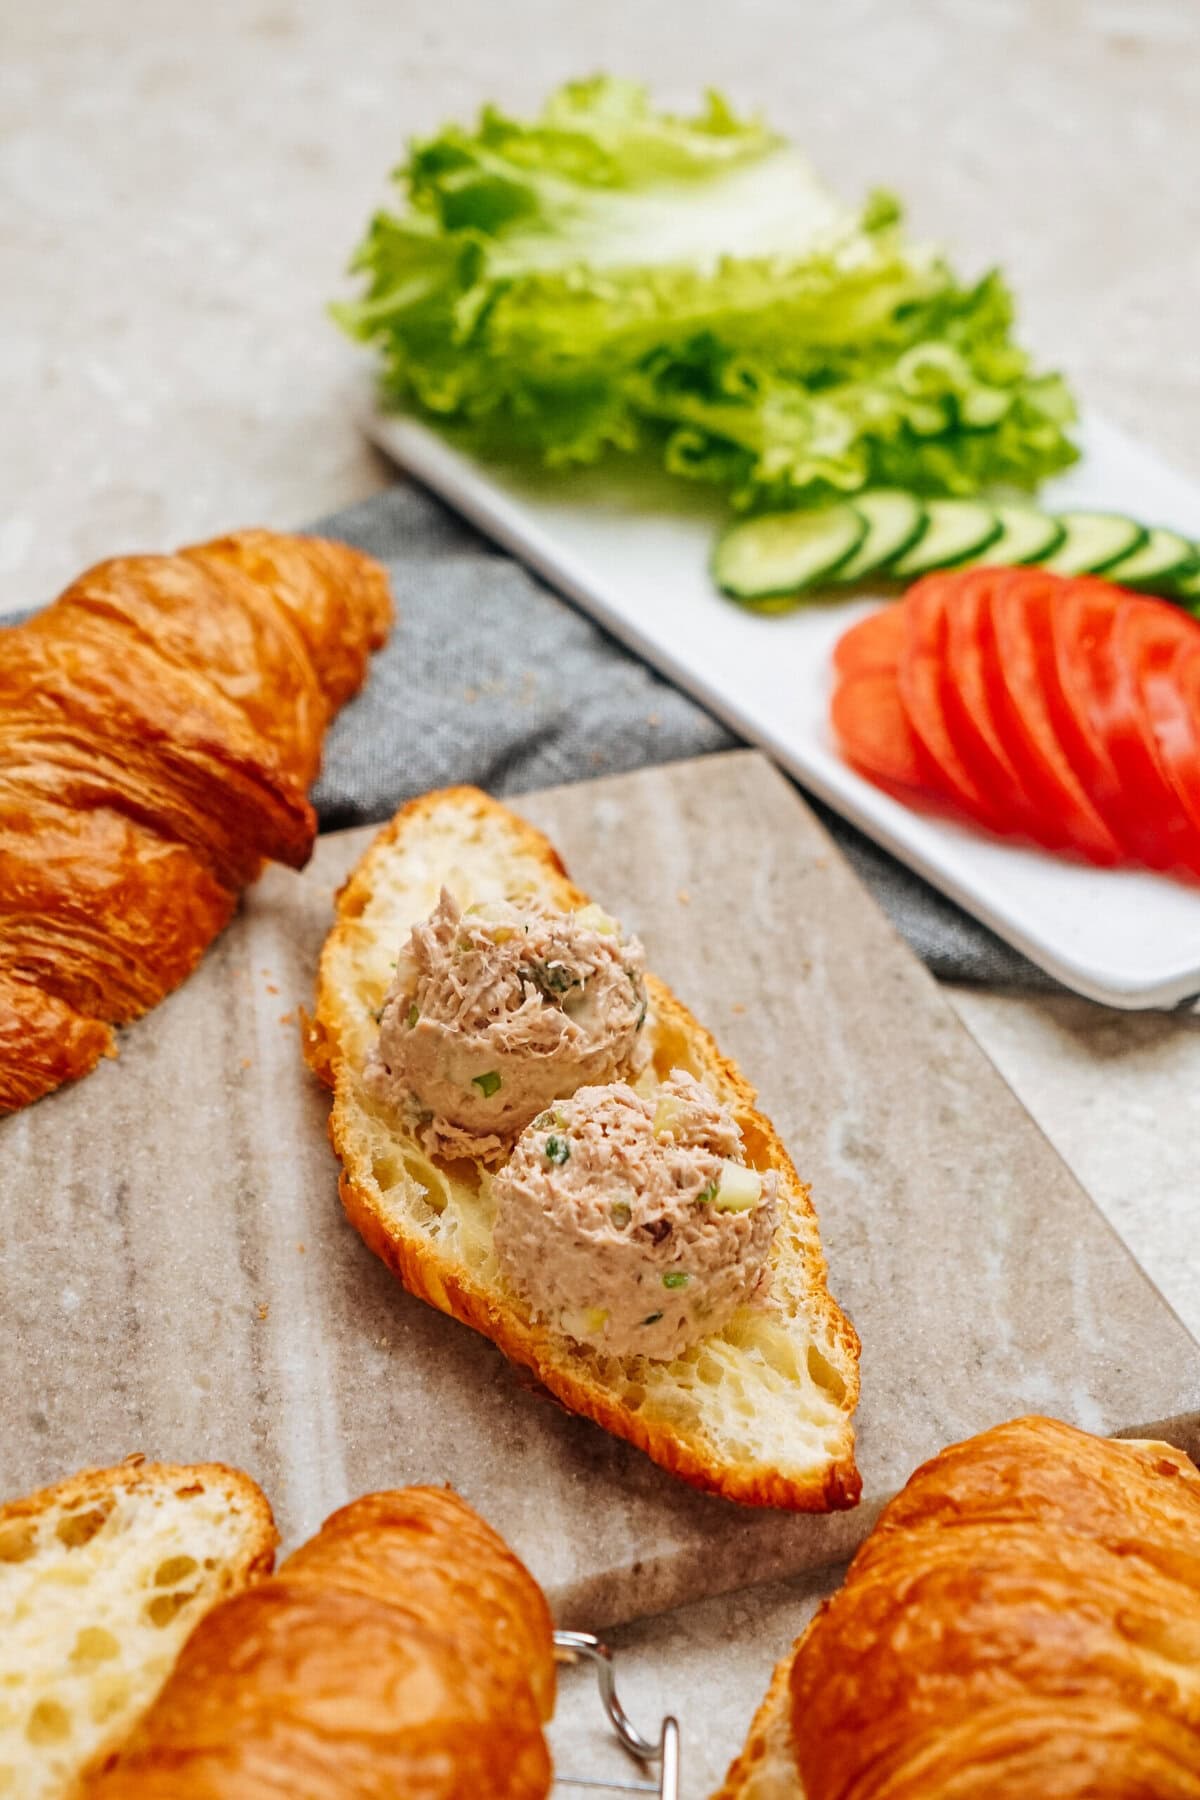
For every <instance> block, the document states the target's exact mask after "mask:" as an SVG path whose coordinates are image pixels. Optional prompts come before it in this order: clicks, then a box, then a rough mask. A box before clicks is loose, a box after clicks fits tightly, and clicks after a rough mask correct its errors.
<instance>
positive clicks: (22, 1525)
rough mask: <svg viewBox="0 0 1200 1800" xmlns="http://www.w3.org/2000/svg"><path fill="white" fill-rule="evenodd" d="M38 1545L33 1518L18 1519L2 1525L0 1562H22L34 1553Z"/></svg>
mask: <svg viewBox="0 0 1200 1800" xmlns="http://www.w3.org/2000/svg"><path fill="white" fill-rule="evenodd" d="M36 1546H37V1527H36V1526H35V1525H34V1523H33V1521H32V1519H18V1520H16V1521H15V1522H14V1523H13V1524H12V1525H3V1526H0V1563H20V1562H24V1561H25V1560H26V1558H27V1557H30V1556H32V1555H33V1552H34V1549H35V1548H36Z"/></svg>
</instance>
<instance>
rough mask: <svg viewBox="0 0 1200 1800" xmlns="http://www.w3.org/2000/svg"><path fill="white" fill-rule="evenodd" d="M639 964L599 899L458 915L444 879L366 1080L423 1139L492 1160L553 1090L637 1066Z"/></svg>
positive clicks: (491, 905) (502, 906) (498, 906)
mask: <svg viewBox="0 0 1200 1800" xmlns="http://www.w3.org/2000/svg"><path fill="white" fill-rule="evenodd" d="M643 965H644V954H643V951H642V946H641V945H640V944H639V943H638V941H637V939H636V938H625V937H623V936H622V935H621V930H620V927H619V926H618V924H617V923H616V921H615V920H614V919H610V918H609V916H608V914H607V913H605V912H602V911H601V910H600V908H599V907H598V906H585V907H582V908H581V909H580V910H579V911H578V912H571V913H564V912H553V911H551V910H550V908H548V907H546V906H543V905H541V904H539V903H536V902H529V903H524V902H523V903H521V904H520V905H518V904H516V903H515V902H511V901H506V900H495V901H486V902H483V903H482V904H480V905H477V906H469V907H468V908H467V909H466V911H465V912H463V911H461V910H460V909H459V906H458V903H457V901H456V900H455V899H454V896H453V895H452V894H450V893H448V892H447V891H446V889H445V888H443V889H442V895H441V898H440V900H439V901H438V904H437V906H436V907H435V909H434V911H433V913H432V914H431V915H430V917H429V918H428V919H427V920H426V921H425V922H424V923H423V924H421V925H415V926H414V927H413V932H412V938H411V941H410V943H409V946H408V948H407V950H406V951H404V952H403V953H402V955H401V956H400V958H399V960H398V962H397V965H396V975H395V979H394V980H393V982H392V986H391V990H390V992H389V993H388V996H387V999H386V1000H385V1002H384V1006H383V1012H382V1014H381V1017H380V1028H379V1041H378V1044H377V1046H376V1048H375V1050H374V1052H373V1054H372V1057H371V1059H370V1062H369V1064H368V1069H367V1078H368V1082H369V1083H370V1085H371V1087H372V1090H373V1091H374V1092H375V1093H377V1094H378V1095H380V1096H381V1097H382V1098H383V1099H385V1101H387V1102H388V1103H389V1104H391V1105H393V1106H395V1107H397V1108H399V1109H400V1110H401V1111H403V1112H404V1113H406V1114H407V1116H408V1117H409V1118H410V1119H411V1120H412V1122H413V1124H414V1125H416V1127H417V1128H418V1130H419V1131H420V1134H421V1137H422V1140H423V1142H424V1143H425V1145H426V1147H427V1148H428V1149H430V1150H432V1151H434V1152H435V1153H440V1154H442V1155H445V1156H476V1157H480V1158H482V1159H484V1160H489V1161H490V1160H495V1159H496V1158H497V1157H499V1156H502V1155H503V1154H504V1153H505V1151H506V1150H507V1148H508V1146H509V1144H510V1143H511V1141H512V1139H513V1138H514V1137H515V1136H516V1134H517V1132H519V1131H521V1130H522V1129H523V1127H524V1126H526V1125H528V1123H529V1121H530V1120H531V1119H532V1118H534V1117H535V1115H536V1114H538V1113H539V1112H541V1111H542V1110H543V1108H544V1107H546V1106H547V1105H548V1104H549V1103H550V1102H551V1101H553V1100H556V1099H558V1098H559V1097H560V1096H563V1095H569V1094H572V1093H574V1091H575V1089H576V1088H577V1087H580V1086H582V1085H583V1084H584V1083H585V1082H598V1081H611V1080H612V1079H613V1077H614V1076H617V1075H621V1074H624V1073H626V1072H629V1071H631V1070H632V1069H634V1068H635V1067H636V1066H637V1065H638V1062H639V1055H638V1052H639V1050H640V1048H641V1040H640V1037H639V1033H640V1032H641V1030H642V1027H643V1025H644V1024H645V1020H646V988H645V983H644V981H643V978H642V970H643Z"/></svg>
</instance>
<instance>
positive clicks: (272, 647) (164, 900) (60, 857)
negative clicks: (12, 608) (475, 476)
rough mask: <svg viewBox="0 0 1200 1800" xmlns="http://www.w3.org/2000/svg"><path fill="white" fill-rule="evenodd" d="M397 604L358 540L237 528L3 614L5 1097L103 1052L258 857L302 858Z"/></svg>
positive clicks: (0, 965)
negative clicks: (339, 719)
mask: <svg viewBox="0 0 1200 1800" xmlns="http://www.w3.org/2000/svg"><path fill="white" fill-rule="evenodd" d="M391 616H392V608H391V598H390V595H389V593H388V586H387V577H386V574H385V572H384V570H383V568H382V567H381V566H380V565H379V564H378V563H376V562H374V561H373V560H372V559H371V558H370V557H367V556H364V555H363V554H362V553H361V552H359V551H357V550H352V549H350V548H349V547H348V546H346V545H344V544H335V543H329V542H326V541H324V540H323V539H320V538H306V537H290V536H283V535H279V534H277V533H274V532H269V531H243V532H238V533H235V534H234V535H232V536H230V537H224V538H218V539H216V540H214V541H213V542H212V543H208V544H198V545H194V546H193V547H192V548H190V549H187V550H182V551H180V552H179V553H178V554H177V555H175V556H130V557H117V558H115V559H113V560H112V561H110V562H105V563H100V564H98V565H97V567H96V568H94V569H89V570H88V572H87V573H86V574H85V575H81V576H80V578H79V579H78V581H76V582H74V583H73V584H72V585H71V587H69V588H68V589H67V590H66V592H65V593H64V594H63V595H61V596H60V598H59V599H58V600H56V601H55V603H54V604H53V606H50V607H48V608H47V609H46V610H45V611H44V612H42V613H40V614H38V615H37V617H36V618H33V619H31V620H29V621H28V622H27V623H26V624H23V625H17V626H12V627H9V628H8V629H0V1112H11V1111H14V1110H15V1109H16V1108H17V1107H20V1106H25V1105H27V1104H28V1103H29V1102H30V1101H31V1100H36V1099H38V1098H39V1097H40V1096H41V1095H43V1094H46V1093H48V1092H50V1090H51V1089H53V1088H55V1087H57V1086H58V1085H59V1084H60V1083H61V1082H63V1081H67V1080H71V1079H73V1078H74V1077H76V1076H79V1075H83V1074H86V1073H87V1071H88V1070H89V1069H91V1068H93V1067H94V1066H95V1064H96V1062H97V1061H98V1060H99V1058H100V1057H101V1056H106V1055H113V1054H115V1038H114V1035H113V1031H112V1027H113V1025H118V1024H123V1023H126V1022H127V1021H129V1020H130V1019H135V1018H137V1017H138V1016H139V1015H140V1014H141V1013H143V1012H145V1011H146V1010H147V1009H148V1008H149V1007H151V1006H154V1005H156V1004H157V1002H158V1001H159V1000H161V999H162V998H163V996H164V995H165V994H167V993H169V992H170V990H171V989H172V988H174V987H176V986H177V985H178V984H179V983H180V982H181V981H182V980H183V979H184V977H185V976H186V975H188V974H189V973H190V971H191V970H192V969H193V968H194V967H195V965H196V963H197V962H198V961H199V959H200V957H201V956H202V955H203V953H204V950H205V949H206V947H207V946H208V944H209V943H210V942H211V941H212V939H213V938H214V937H215V936H216V934H217V933H218V932H219V931H220V930H221V928H222V926H224V925H225V924H226V923H227V921H228V920H229V918H230V916H231V914H232V913H233V910H234V907H235V906H236V903H237V895H238V891H239V889H240V888H242V887H243V886H244V885H245V884H246V883H247V882H249V881H252V880H253V879H254V877H255V876H256V875H257V873H258V872H259V870H260V868H261V866H262V863H263V861H264V860H266V859H271V860H275V861H278V862H283V863H287V864H289V865H290V866H291V867H293V868H298V867H300V866H301V865H302V864H303V863H304V862H305V860H306V859H307V857H308V855H309V853H310V851H311V849H312V843H313V837H314V835H315V831H316V820H315V817H314V814H313V811H312V808H311V806H310V805H309V803H308V799H307V790H308V786H309V783H310V782H311V781H312V779H313V777H314V775H315V774H316V772H317V769H318V767H319V764H320V760H321V745H322V740H323V737H324V733H325V728H326V726H327V725H328V723H329V720H330V719H331V717H332V716H333V714H334V712H335V711H336V710H337V708H338V707H339V706H340V705H341V704H342V703H343V701H345V700H347V699H349V697H350V695H351V694H353V693H354V692H355V691H356V690H357V689H358V688H359V686H361V684H362V680H363V677H364V675H365V673H366V666H367V657H368V655H369V653H370V651H371V650H373V649H376V648H378V646H379V645H380V644H381V643H382V642H383V641H384V638H385V637H386V636H387V632H388V628H389V626H390V624H391Z"/></svg>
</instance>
